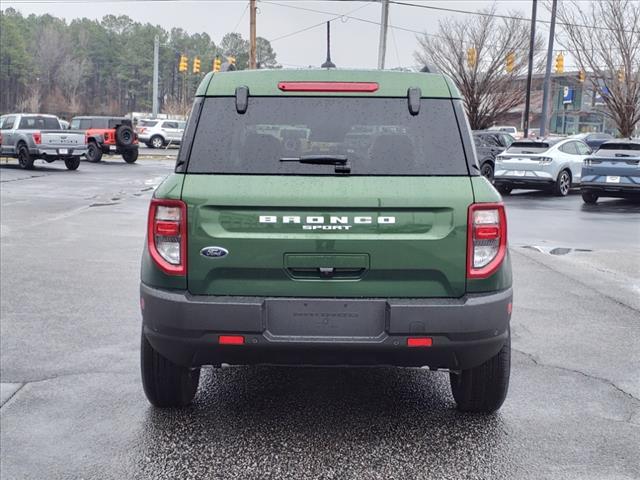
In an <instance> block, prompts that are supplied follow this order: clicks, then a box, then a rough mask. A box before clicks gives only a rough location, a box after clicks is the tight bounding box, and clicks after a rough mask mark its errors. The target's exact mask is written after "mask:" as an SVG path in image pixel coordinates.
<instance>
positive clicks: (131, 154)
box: [122, 148, 138, 163]
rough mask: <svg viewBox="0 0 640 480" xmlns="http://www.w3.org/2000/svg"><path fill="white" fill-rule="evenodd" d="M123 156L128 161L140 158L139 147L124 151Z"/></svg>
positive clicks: (131, 161) (132, 161)
mask: <svg viewBox="0 0 640 480" xmlns="http://www.w3.org/2000/svg"><path fill="white" fill-rule="evenodd" d="M122 158H123V159H124V161H125V162H127V163H134V162H135V161H136V160H137V159H138V149H137V148H136V149H134V150H125V151H124V152H122Z"/></svg>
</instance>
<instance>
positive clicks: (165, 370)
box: [140, 332, 200, 408]
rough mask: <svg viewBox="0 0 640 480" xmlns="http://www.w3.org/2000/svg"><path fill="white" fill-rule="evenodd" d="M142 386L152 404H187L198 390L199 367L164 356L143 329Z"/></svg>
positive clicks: (183, 405)
mask: <svg viewBox="0 0 640 480" xmlns="http://www.w3.org/2000/svg"><path fill="white" fill-rule="evenodd" d="M140 364H141V367H142V386H143V388H144V393H145V395H146V396H147V399H148V400H149V402H151V404H153V405H154V406H156V407H160V408H168V407H186V406H187V405H189V404H190V403H191V401H192V400H193V397H195V395H196V391H197V390H198V383H199V382H200V368H187V367H182V366H180V365H176V364H175V363H173V362H171V361H170V360H167V359H166V358H164V357H163V356H162V355H160V354H159V353H158V352H157V351H156V350H155V349H154V348H153V347H152V346H151V344H150V343H149V340H147V337H145V335H144V332H143V333H142V343H141V347H140Z"/></svg>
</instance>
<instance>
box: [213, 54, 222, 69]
mask: <svg viewBox="0 0 640 480" xmlns="http://www.w3.org/2000/svg"><path fill="white" fill-rule="evenodd" d="M221 65H222V60H220V57H216V58H215V59H214V60H213V71H214V72H219V71H220V66H221Z"/></svg>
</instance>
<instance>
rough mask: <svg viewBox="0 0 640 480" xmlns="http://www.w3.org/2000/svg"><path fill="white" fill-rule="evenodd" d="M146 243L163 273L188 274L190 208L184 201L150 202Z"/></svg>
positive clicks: (156, 200)
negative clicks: (188, 214)
mask: <svg viewBox="0 0 640 480" xmlns="http://www.w3.org/2000/svg"><path fill="white" fill-rule="evenodd" d="M147 244H148V247H149V254H150V255H151V258H152V259H153V261H154V262H155V263H156V265H157V266H158V267H160V269H161V270H162V271H163V272H164V273H166V274H168V275H186V274H187V207H186V205H185V203H184V202H182V201H181V200H161V199H156V198H154V199H152V200H151V205H150V206H149V221H148V228H147Z"/></svg>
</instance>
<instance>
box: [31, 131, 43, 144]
mask: <svg viewBox="0 0 640 480" xmlns="http://www.w3.org/2000/svg"><path fill="white" fill-rule="evenodd" d="M31 136H32V137H33V143H35V144H36V145H40V144H41V143H42V134H41V133H40V132H33V133H32V134H31Z"/></svg>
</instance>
